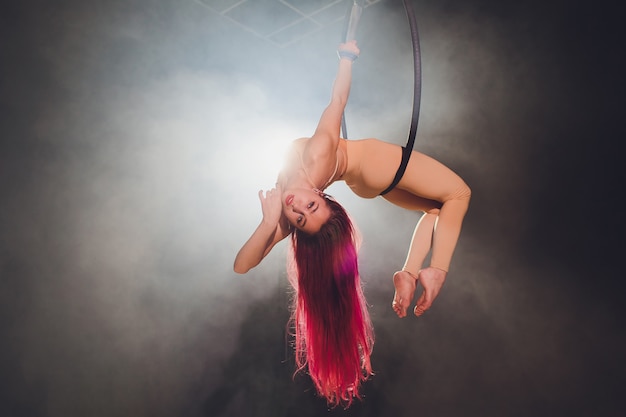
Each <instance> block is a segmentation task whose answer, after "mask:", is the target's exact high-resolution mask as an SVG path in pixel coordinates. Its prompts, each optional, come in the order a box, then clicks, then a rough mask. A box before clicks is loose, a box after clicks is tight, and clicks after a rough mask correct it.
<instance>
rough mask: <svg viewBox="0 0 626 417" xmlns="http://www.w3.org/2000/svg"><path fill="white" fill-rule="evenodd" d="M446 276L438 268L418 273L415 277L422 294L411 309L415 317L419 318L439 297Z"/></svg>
mask: <svg viewBox="0 0 626 417" xmlns="http://www.w3.org/2000/svg"><path fill="white" fill-rule="evenodd" d="M446 275H448V273H447V272H446V271H444V270H443V269H439V268H432V267H428V268H424V269H422V270H421V271H419V273H418V274H417V276H418V279H419V280H420V282H421V283H422V287H424V292H423V293H422V295H420V297H419V298H418V299H417V304H416V305H415V308H414V309H413V312H414V313H415V315H416V316H418V317H419V316H421V315H422V314H424V312H425V311H426V310H428V309H429V308H430V306H431V305H432V304H433V301H435V298H437V295H439V291H440V290H441V287H443V283H444V282H445V281H446Z"/></svg>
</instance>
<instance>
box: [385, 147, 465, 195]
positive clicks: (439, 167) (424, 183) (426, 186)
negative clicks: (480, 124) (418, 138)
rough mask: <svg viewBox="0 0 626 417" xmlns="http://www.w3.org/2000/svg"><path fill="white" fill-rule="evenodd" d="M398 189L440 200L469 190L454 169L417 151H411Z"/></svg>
mask: <svg viewBox="0 0 626 417" xmlns="http://www.w3.org/2000/svg"><path fill="white" fill-rule="evenodd" d="M396 189H399V190H404V191H406V192H409V193H411V194H414V195H415V196H419V197H422V198H424V199H427V200H435V201H439V202H443V201H446V200H449V199H451V198H454V197H457V196H460V195H461V194H465V193H466V190H469V188H468V187H467V185H466V184H465V182H464V181H463V179H462V178H461V177H459V176H458V175H457V174H456V173H455V172H454V171H452V170H451V169H450V168H448V167H447V166H445V165H444V164H442V163H441V162H439V161H437V160H436V159H434V158H431V157H430V156H428V155H425V154H423V153H421V152H417V151H413V152H412V153H411V158H410V159H409V163H408V165H407V167H406V171H405V173H404V176H403V177H402V179H401V180H400V182H399V183H398V185H397V186H396ZM468 192H469V191H468Z"/></svg>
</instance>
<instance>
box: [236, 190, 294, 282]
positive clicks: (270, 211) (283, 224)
mask: <svg viewBox="0 0 626 417" xmlns="http://www.w3.org/2000/svg"><path fill="white" fill-rule="evenodd" d="M259 199H260V200H261V208H262V211H263V219H262V220H261V223H260V224H259V226H258V227H257V228H256V230H255V231H254V233H252V236H250V238H249V239H248V241H247V242H246V243H245V244H244V245H243V246H242V248H241V249H240V250H239V253H237V257H236V258H235V265H234V271H235V272H237V273H238V274H245V273H246V272H248V271H249V270H250V269H252V268H254V267H255V266H257V265H258V264H259V263H260V262H261V261H262V260H263V258H265V256H266V255H267V254H268V253H269V252H270V251H271V250H272V248H273V247H274V245H276V244H277V243H278V242H280V241H281V240H283V239H284V238H286V237H287V236H289V233H290V230H289V225H288V223H287V221H286V219H285V217H284V216H283V215H282V202H281V201H280V199H281V192H280V188H273V189H271V190H270V191H268V192H267V193H266V194H265V196H263V191H259Z"/></svg>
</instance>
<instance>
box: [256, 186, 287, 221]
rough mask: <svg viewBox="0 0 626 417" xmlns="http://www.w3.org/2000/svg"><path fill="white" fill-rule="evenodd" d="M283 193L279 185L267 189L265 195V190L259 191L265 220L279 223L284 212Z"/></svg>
mask: <svg viewBox="0 0 626 417" xmlns="http://www.w3.org/2000/svg"><path fill="white" fill-rule="evenodd" d="M282 195H283V193H282V190H281V188H280V186H278V185H277V186H276V188H272V189H271V190H269V191H266V192H265V195H263V190H260V191H259V200H261V210H262V211H263V221H264V222H266V223H268V224H271V225H277V224H278V222H279V221H280V217H281V216H282V213H283V203H282V201H281V198H282Z"/></svg>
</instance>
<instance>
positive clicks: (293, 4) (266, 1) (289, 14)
mask: <svg viewBox="0 0 626 417" xmlns="http://www.w3.org/2000/svg"><path fill="white" fill-rule="evenodd" d="M196 1H197V2H198V3H200V4H202V5H204V6H206V7H208V8H209V9H211V10H212V11H214V12H216V13H218V14H220V15H221V16H223V17H225V18H227V19H229V20H231V21H232V22H234V23H235V24H237V25H238V26H240V27H241V28H242V29H244V30H246V31H249V32H251V33H253V34H255V35H256V36H258V37H260V38H262V39H264V40H266V41H267V42H270V43H272V44H274V45H276V46H279V47H281V48H282V47H285V46H288V45H290V44H292V43H294V42H296V41H297V40H299V39H302V38H304V37H306V36H308V35H310V34H312V33H315V32H318V31H321V30H323V29H324V28H325V27H327V26H328V25H330V24H333V23H336V22H337V21H339V20H342V19H344V18H345V16H346V14H347V13H348V11H349V9H350V8H351V6H352V2H351V1H349V0H196ZM379 1H381V0H365V1H362V2H361V3H362V4H363V8H367V7H369V6H371V5H373V4H376V3H378V2H379Z"/></svg>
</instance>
